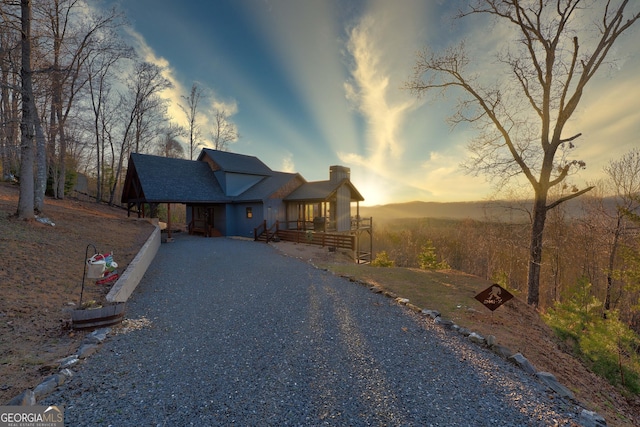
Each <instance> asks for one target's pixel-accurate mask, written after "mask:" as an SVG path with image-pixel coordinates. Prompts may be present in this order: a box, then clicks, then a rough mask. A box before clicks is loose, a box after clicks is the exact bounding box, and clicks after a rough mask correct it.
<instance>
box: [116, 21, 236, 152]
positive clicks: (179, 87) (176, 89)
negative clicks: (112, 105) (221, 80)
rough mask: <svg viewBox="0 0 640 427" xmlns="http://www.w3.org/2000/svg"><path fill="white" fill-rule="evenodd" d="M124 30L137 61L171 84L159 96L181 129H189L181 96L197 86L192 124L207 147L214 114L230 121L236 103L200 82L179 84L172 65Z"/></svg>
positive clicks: (179, 81) (186, 103)
mask: <svg viewBox="0 0 640 427" xmlns="http://www.w3.org/2000/svg"><path fill="white" fill-rule="evenodd" d="M126 30H127V33H128V35H129V36H130V40H131V43H132V44H133V47H134V49H136V51H137V52H138V54H139V55H140V58H142V60H143V61H146V62H149V63H151V64H154V65H157V66H158V67H160V68H161V69H162V75H163V77H164V78H166V79H167V80H168V81H169V82H170V83H171V87H170V88H167V89H165V90H163V91H162V92H161V93H160V96H161V97H163V98H164V99H166V100H167V114H168V116H169V119H170V120H171V121H172V122H173V123H175V124H177V125H179V126H182V127H183V128H185V129H186V128H188V126H189V123H188V119H187V116H186V115H185V112H184V110H183V108H182V107H185V108H188V101H187V100H186V99H185V97H187V96H189V95H190V91H191V86H192V85H193V84H196V85H197V86H198V89H199V90H200V92H201V97H200V99H199V101H198V114H197V118H196V122H197V124H198V126H199V128H200V134H201V141H200V142H201V143H203V144H204V146H211V143H210V141H209V139H210V133H211V131H212V129H213V125H214V117H215V112H216V111H224V112H226V115H227V116H228V117H229V118H231V117H232V116H233V115H234V114H237V113H238V103H237V102H236V100H234V99H222V98H221V97H219V96H218V95H217V94H216V92H215V90H214V89H213V88H210V87H208V86H207V85H206V84H204V83H202V82H186V83H183V82H182V81H181V80H180V79H179V78H178V76H177V75H178V73H177V71H176V69H175V68H174V67H173V65H172V64H171V63H170V62H169V61H168V60H167V59H166V58H163V57H162V56H158V55H157V54H156V52H155V51H154V49H153V48H152V47H151V46H149V44H148V43H147V41H146V40H145V39H144V37H143V36H142V35H141V34H140V33H138V32H137V31H135V30H134V29H133V28H131V27H128V28H127V29H126ZM181 106H182V107H181Z"/></svg>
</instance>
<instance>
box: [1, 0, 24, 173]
mask: <svg viewBox="0 0 640 427" xmlns="http://www.w3.org/2000/svg"><path fill="white" fill-rule="evenodd" d="M16 6H17V7H16ZM19 6H20V3H19V2H16V3H15V4H13V5H10V4H0V15H1V16H2V21H1V23H0V170H1V171H2V176H0V179H5V178H8V177H10V176H11V175H12V174H13V173H15V172H16V171H17V170H18V167H19V151H20V149H19V147H20V144H19V140H20V136H19V135H20V105H19V99H20V97H19V96H15V94H16V93H19V92H20V90H21V89H20V62H19V61H20V50H21V41H20V31H21V30H20V13H19V12H18V11H19ZM14 9H16V11H14Z"/></svg>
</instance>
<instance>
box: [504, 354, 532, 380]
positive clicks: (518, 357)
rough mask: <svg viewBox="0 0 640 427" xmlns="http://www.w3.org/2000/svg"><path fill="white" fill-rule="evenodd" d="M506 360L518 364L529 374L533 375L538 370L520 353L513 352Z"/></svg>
mask: <svg viewBox="0 0 640 427" xmlns="http://www.w3.org/2000/svg"><path fill="white" fill-rule="evenodd" d="M508 360H510V361H511V362H513V363H515V364H516V365H518V366H520V368H522V369H523V370H524V371H525V372H527V373H529V374H531V375H535V374H536V372H538V370H537V369H536V368H535V367H534V366H533V365H532V364H531V362H529V360H528V359H527V358H526V357H524V356H523V355H522V354H521V353H516V354H514V355H513V356H511V357H509V359H508Z"/></svg>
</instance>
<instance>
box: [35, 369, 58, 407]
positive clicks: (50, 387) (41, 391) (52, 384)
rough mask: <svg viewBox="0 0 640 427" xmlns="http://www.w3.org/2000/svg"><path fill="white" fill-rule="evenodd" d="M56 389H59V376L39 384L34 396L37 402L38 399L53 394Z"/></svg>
mask: <svg viewBox="0 0 640 427" xmlns="http://www.w3.org/2000/svg"><path fill="white" fill-rule="evenodd" d="M56 388H58V376H57V375H52V376H50V377H47V378H46V379H45V380H44V381H43V382H41V383H40V384H38V385H37V386H36V388H34V389H33V395H34V397H35V399H36V401H37V400H38V399H41V398H43V397H45V396H48V395H49V394H51V393H52V392H53V391H54V390H55V389H56Z"/></svg>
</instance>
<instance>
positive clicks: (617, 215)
mask: <svg viewBox="0 0 640 427" xmlns="http://www.w3.org/2000/svg"><path fill="white" fill-rule="evenodd" d="M604 170H605V172H606V173H607V175H608V177H609V180H610V181H611V184H612V187H613V191H614V194H615V200H616V209H615V212H614V214H613V217H612V218H611V219H612V221H611V223H612V224H613V227H610V228H609V230H607V231H608V232H609V235H610V244H609V248H610V249H609V264H608V268H607V289H606V293H605V300H604V309H605V310H609V309H610V308H611V289H612V287H613V275H614V269H615V261H616V255H617V252H618V249H619V246H620V240H621V238H623V237H624V235H625V234H626V231H627V228H628V227H629V224H628V222H629V221H628V218H627V215H626V212H636V211H637V210H638V208H640V197H639V196H640V149H638V148H636V149H633V150H631V151H629V152H628V153H627V154H625V155H624V156H623V157H622V158H620V159H619V160H613V161H611V162H609V164H608V165H607V166H606V167H605V168H604ZM603 211H604V212H606V211H605V210H603Z"/></svg>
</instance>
